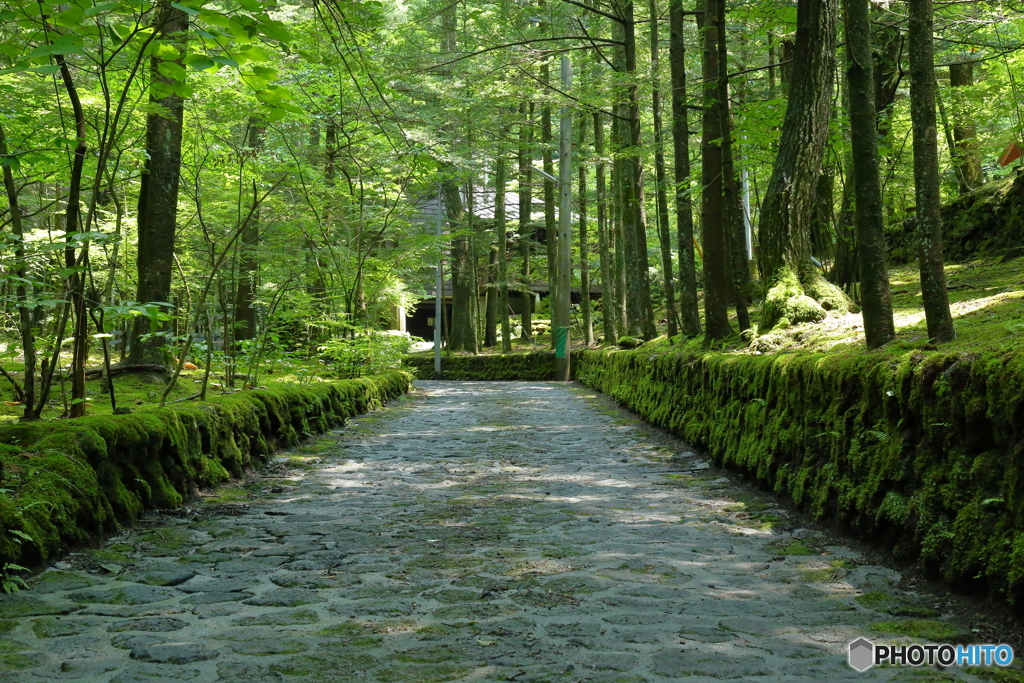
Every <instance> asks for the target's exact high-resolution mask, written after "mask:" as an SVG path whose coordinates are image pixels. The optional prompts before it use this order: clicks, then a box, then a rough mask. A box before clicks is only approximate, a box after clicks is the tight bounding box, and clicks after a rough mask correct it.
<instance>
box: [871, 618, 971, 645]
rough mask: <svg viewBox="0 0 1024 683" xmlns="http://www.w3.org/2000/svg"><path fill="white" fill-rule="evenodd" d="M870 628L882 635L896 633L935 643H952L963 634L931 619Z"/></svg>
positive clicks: (896, 622) (888, 622)
mask: <svg viewBox="0 0 1024 683" xmlns="http://www.w3.org/2000/svg"><path fill="white" fill-rule="evenodd" d="M871 628H872V629H874V630H876V631H880V632H882V633H898V634H900V635H904V636H910V637H911V638H923V639H925V640H930V641H932V642H935V643H949V642H954V641H956V640H957V639H958V637H960V636H962V635H963V633H962V631H960V630H959V629H957V628H956V627H954V626H952V625H950V624H948V623H946V622H944V621H934V620H931V619H907V620H905V621H880V622H878V623H876V624H872V625H871Z"/></svg>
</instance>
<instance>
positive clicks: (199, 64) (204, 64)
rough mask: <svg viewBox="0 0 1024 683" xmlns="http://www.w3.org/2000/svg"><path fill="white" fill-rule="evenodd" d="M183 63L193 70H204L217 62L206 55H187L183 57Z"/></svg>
mask: <svg viewBox="0 0 1024 683" xmlns="http://www.w3.org/2000/svg"><path fill="white" fill-rule="evenodd" d="M185 63H186V64H188V67H189V68H190V69H192V70H193V71H206V70H207V69H209V68H210V67H214V66H217V64H216V63H215V62H214V61H213V60H212V59H210V58H209V57H207V56H206V55H189V56H188V57H186V58H185Z"/></svg>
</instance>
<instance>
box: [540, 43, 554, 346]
mask: <svg viewBox="0 0 1024 683" xmlns="http://www.w3.org/2000/svg"><path fill="white" fill-rule="evenodd" d="M550 79H551V70H550V67H549V65H548V63H547V62H546V61H545V62H544V63H543V64H541V66H540V80H541V82H542V83H545V84H546V83H548V82H549V81H550ZM540 139H541V145H542V147H541V149H542V151H541V157H542V160H543V161H542V163H543V165H544V172H545V173H547V174H548V175H549V176H554V174H555V164H554V161H553V157H552V154H551V146H552V144H553V140H554V133H553V132H552V130H551V107H550V106H547V105H545V106H544V107H543V108H542V109H541V110H540ZM544 248H545V250H546V253H547V265H548V311H549V313H548V317H549V318H550V317H552V314H553V313H554V310H555V287H556V285H555V283H556V282H557V280H558V222H557V220H556V218H555V183H554V182H553V181H552V180H550V179H548V178H546V177H545V178H544ZM554 345H555V335H554V334H552V335H551V347H552V348H554Z"/></svg>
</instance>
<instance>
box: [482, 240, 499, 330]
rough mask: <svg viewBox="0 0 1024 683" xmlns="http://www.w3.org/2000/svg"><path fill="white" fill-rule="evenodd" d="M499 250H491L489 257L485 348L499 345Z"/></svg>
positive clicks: (486, 281)
mask: <svg viewBox="0 0 1024 683" xmlns="http://www.w3.org/2000/svg"><path fill="white" fill-rule="evenodd" d="M497 270H498V249H491V250H490V254H489V255H488V257H487V277H486V278H485V279H484V287H485V288H486V289H485V291H486V295H485V296H486V300H487V305H486V306H485V307H484V346H486V347H488V348H490V347H494V346H497V345H498V335H497V328H498V282H497V280H498V276H497Z"/></svg>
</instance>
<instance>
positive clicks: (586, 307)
mask: <svg viewBox="0 0 1024 683" xmlns="http://www.w3.org/2000/svg"><path fill="white" fill-rule="evenodd" d="M588 117H589V114H587V113H586V112H584V113H583V114H581V115H580V127H579V140H578V142H577V143H576V144H577V145H579V147H580V148H581V150H582V147H583V144H584V142H586V138H587V118H588ZM580 156H581V157H582V154H581V155H580ZM579 176H580V178H579V183H580V185H579V188H580V190H579V195H578V200H577V201H578V207H579V208H578V209H577V211H578V213H579V220H580V313H581V314H582V316H583V343H584V344H586V345H587V346H590V345H591V344H593V343H594V318H593V313H592V311H591V307H590V235H589V231H588V230H587V164H586V162H585V161H583V160H581V161H580V164H579Z"/></svg>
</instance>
